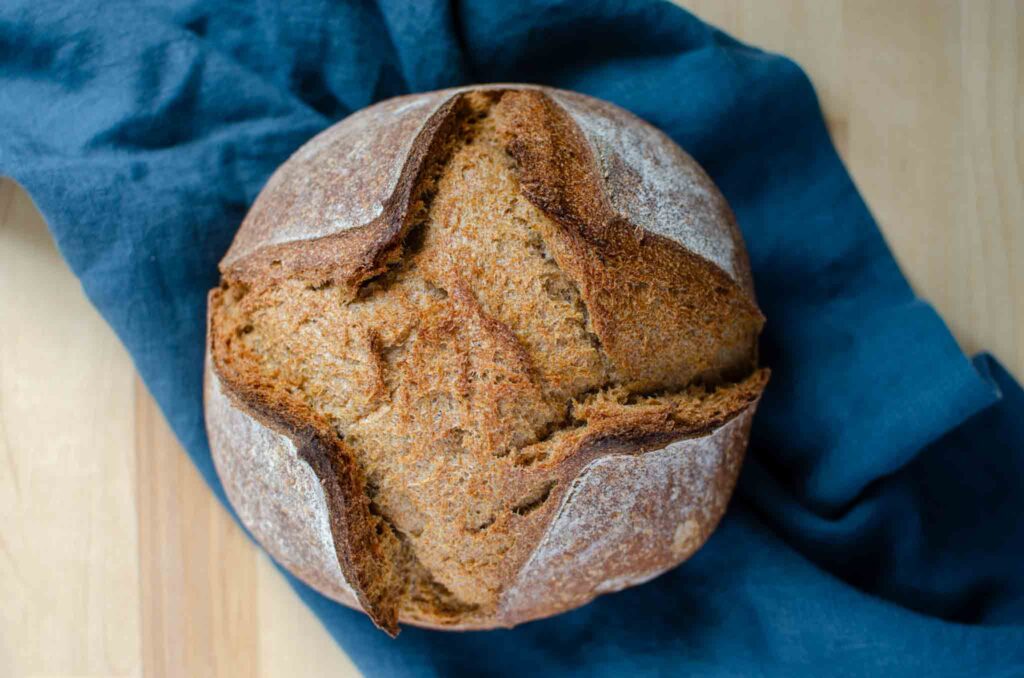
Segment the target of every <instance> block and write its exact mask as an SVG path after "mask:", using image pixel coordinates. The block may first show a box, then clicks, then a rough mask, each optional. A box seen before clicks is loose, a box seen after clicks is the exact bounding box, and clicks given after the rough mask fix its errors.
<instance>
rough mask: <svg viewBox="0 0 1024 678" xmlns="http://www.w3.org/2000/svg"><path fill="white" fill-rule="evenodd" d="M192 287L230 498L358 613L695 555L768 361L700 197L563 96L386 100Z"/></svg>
mask: <svg viewBox="0 0 1024 678" xmlns="http://www.w3.org/2000/svg"><path fill="white" fill-rule="evenodd" d="M221 275H222V281H221V285H220V287H219V288H217V289H215V290H213V291H212V292H211V294H210V304H209V346H208V360H207V396H206V397H207V426H208V429H209V431H210V440H211V448H212V451H213V455H214V460H215V462H216V464H217V468H218V472H219V473H220V475H221V478H222V481H223V482H224V485H225V489H226V490H227V493H228V496H229V498H230V500H231V501H232V504H233V505H234V506H235V508H236V510H237V511H238V513H239V515H240V517H241V518H242V520H243V522H245V524H246V525H247V526H248V527H249V529H250V530H251V531H252V532H253V534H254V535H255V536H256V538H257V539H259V540H260V541H261V543H262V544H263V545H264V547H265V548H267V550H268V551H270V552H271V554H272V555H274V556H275V557H276V558H277V559H278V560H279V561H281V562H282V564H284V565H285V566H286V567H288V568H289V569H290V570H292V571H293V572H294V573H295V574H296V575H297V576H299V577H300V578H302V579H304V580H305V581H307V582H308V583H310V584H311V585H313V586H314V587H316V588H318V589H319V590H321V591H322V592H324V593H326V594H327V595H329V596H331V597H333V598H335V599H337V600H339V601H341V602H344V603H346V604H348V605H351V606H354V607H357V608H360V609H363V610H364V611H365V612H366V613H367V614H368V615H369V616H370V617H371V618H372V619H373V621H374V622H375V623H376V624H378V625H379V626H380V627H381V628H383V629H384V630H386V631H388V632H389V633H396V632H397V624H398V622H400V621H401V622H407V623H412V624H418V625H423V626H431V627H439V628H491V627H494V626H511V625H514V624H516V623H519V622H522V621H527V620H530V619H534V618H538V617H543V616H548V615H551V614H555V613H557V612H560V611H564V610H567V609H571V608H573V607H576V606H578V605H580V604H583V603H584V602H586V601H588V600H590V599H591V598H593V597H594V596H595V595H598V594H600V593H604V592H607V591H612V590H618V589H620V588H623V587H625V586H628V585H631V584H634V583H638V582H640V581H643V580H646V579H649V578H650V577H652V576H655V575H657V574H658V573H660V572H662V571H664V570H665V569H667V568H669V567H671V566H673V565H675V564H677V563H678V562H680V561H681V560H683V559H685V558H686V557H688V556H689V555H690V554H691V553H692V552H693V551H695V550H696V549H697V548H698V547H699V546H700V545H701V544H702V543H703V541H704V540H705V539H706V538H707V536H708V535H709V534H710V532H711V531H712V530H713V529H714V527H715V525H716V524H717V522H718V520H719V518H720V517H721V515H722V513H723V511H724V509H725V505H726V502H727V500H728V497H729V495H730V493H731V491H732V487H733V485H734V483H735V479H736V475H737V473H738V469H739V465H740V461H741V459H742V454H743V450H744V448H745V446H746V438H747V435H748V430H749V425H750V419H751V416H752V414H753V410H754V407H755V406H756V403H757V400H758V398H759V397H760V394H761V392H762V390H763V388H764V385H765V383H766V381H767V377H768V373H767V370H765V369H759V368H758V367H757V337H758V335H759V333H760V330H761V326H762V324H763V318H762V316H761V314H760V312H759V311H758V309H757V306H756V303H755V301H754V298H753V290H752V283H751V279H750V273H749V266H748V264H747V261H746V255H745V252H744V250H743V245H742V241H741V238H740V235H739V232H738V230H737V228H736V226H735V222H734V219H733V216H732V214H731V212H730V210H729V208H728V205H727V204H726V203H725V201H724V199H723V198H722V197H721V195H720V194H719V193H718V191H717V190H716V189H715V188H714V186H713V184H712V183H711V181H710V179H708V178H707V176H706V175H705V174H704V173H703V171H701V170H700V168H699V167H698V166H697V165H696V163H695V162H694V161H693V160H692V159H691V158H689V156H687V155H686V154H685V153H683V152H682V151H681V150H680V149H679V148H678V147H676V146H675V145H674V144H672V142H671V141H670V140H668V138H667V137H665V136H664V135H662V134H660V133H659V132H657V131H656V130H654V129H653V128H651V127H650V126H648V125H646V123H643V122H642V121H640V120H639V119H637V118H635V117H633V116H631V115H629V114H627V113H625V112H624V111H621V110H620V109H616V108H615V107H613V106H611V105H609V104H606V103H604V102H600V101H597V100H594V99H590V98H588V97H584V96H582V95H578V94H574V93H570V92H564V91H559V90H550V89H544V88H535V87H529V86H519V85H507V86H486V87H477V88H466V89H463V90H450V91H445V92H434V93H428V94H423V95H413V96H410V97H402V98H399V99H395V100H390V101H387V102H384V103H382V104H378V105H377V106H374V107H371V108H369V109H366V110H365V111H362V112H360V113H358V114H356V115H354V116H352V117H350V118H348V119H346V120H344V121H342V122H341V123H339V124H338V125H336V126H335V127H333V128H331V129H329V130H327V131H326V132H324V133H323V134H322V135H320V136H318V137H317V138H315V139H313V140H312V141H311V142H310V143H309V144H307V145H306V146H305V147H303V148H302V149H300V150H299V151H298V152H297V153H296V154H295V155H294V156H293V157H292V158H291V159H290V160H289V161H288V162H287V163H285V165H283V166H282V167H281V168H280V169H279V170H278V172H277V173H276V174H275V175H274V177H272V178H271V180H270V182H269V183H268V185H267V187H266V188H265V189H264V191H263V193H261V195H260V197H259V198H258V199H257V201H256V203H255V204H254V206H253V208H252V210H251V211H250V213H249V215H248V216H247V217H246V220H245V223H244V224H243V225H242V228H241V230H240V231H239V234H238V236H237V237H236V240H235V242H234V244H233V245H232V248H231V250H230V251H229V252H228V254H227V256H226V257H225V259H224V261H223V262H222V264H221Z"/></svg>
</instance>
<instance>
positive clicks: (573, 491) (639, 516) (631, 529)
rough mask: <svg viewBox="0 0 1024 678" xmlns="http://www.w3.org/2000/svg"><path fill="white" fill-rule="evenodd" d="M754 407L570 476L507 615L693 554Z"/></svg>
mask: <svg viewBox="0 0 1024 678" xmlns="http://www.w3.org/2000/svg"><path fill="white" fill-rule="evenodd" d="M753 411H754V408H753V407H750V408H749V409H747V410H746V411H745V412H744V413H743V414H741V415H740V416H738V417H736V418H735V419H733V420H732V421H731V422H729V423H728V424H726V425H725V426H723V427H721V428H719V429H718V430H716V431H715V432H714V433H712V434H710V435H708V436H705V437H703V438H697V439H690V440H680V441H677V442H674V443H672V444H670V445H669V446H668V447H665V448H663V449H661V450H658V451H654V452H647V453H644V454H639V455H614V456H609V457H601V458H598V459H596V460H594V461H593V462H591V463H590V464H588V465H587V466H586V467H584V469H583V470H582V471H581V472H580V474H579V475H578V476H577V477H576V479H575V480H574V481H573V483H572V485H571V486H570V488H569V491H568V492H567V493H566V494H565V497H564V498H563V499H562V504H561V506H560V507H559V509H558V513H557V514H556V515H555V518H554V520H553V521H552V522H551V525H550V527H548V529H547V531H546V533H545V534H544V537H543V538H542V539H541V541H540V544H539V545H538V546H537V548H536V550H535V551H534V552H533V554H532V555H531V556H530V558H529V560H528V561H527V562H526V564H525V565H524V566H523V567H522V569H521V570H520V572H519V575H518V577H517V579H516V581H515V583H514V584H513V585H512V586H511V587H509V589H508V591H507V593H506V594H505V597H504V599H503V601H502V613H503V616H506V617H510V618H515V617H516V616H517V614H518V612H519V611H520V610H525V609H530V608H533V607H536V606H537V605H538V603H539V602H541V601H548V604H554V603H555V601H557V604H556V605H555V606H556V607H557V608H558V609H568V608H570V607H575V606H577V605H581V604H583V603H585V602H587V601H588V600H590V599H592V598H594V597H595V596H597V595H600V594H602V593H609V592H612V591H618V590H621V589H623V588H626V587H629V586H635V585H636V584H640V583H643V582H645V581H647V580H649V579H652V578H654V577H656V576H658V575H659V574H661V573H662V572H664V571H666V570H668V569H670V568H672V567H674V566H675V565H677V564H678V563H679V562H681V561H682V560H684V559H686V558H687V557H689V556H690V555H691V554H692V553H693V552H694V551H696V550H697V548H698V547H699V546H700V545H701V544H702V543H703V542H704V540H705V539H706V538H707V536H708V535H709V534H710V533H711V531H712V530H713V529H714V527H715V525H716V524H717V522H718V519H719V518H720V517H721V515H722V513H723V512H724V510H725V505H726V502H727V501H728V496H729V493H728V492H721V491H716V490H715V488H717V487H720V486H721V484H722V483H723V482H729V483H731V482H733V481H734V478H735V473H736V471H737V470H738V467H739V463H740V461H741V459H742V456H743V448H744V446H745V444H746V434H747V431H748V430H749V427H750V422H751V420H752V417H753Z"/></svg>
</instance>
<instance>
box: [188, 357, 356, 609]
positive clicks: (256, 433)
mask: <svg viewBox="0 0 1024 678" xmlns="http://www.w3.org/2000/svg"><path fill="white" fill-rule="evenodd" d="M206 408H207V416H206V421H207V427H208V432H209V436H210V450H211V452H212V453H213V461H214V463H215V464H216V466H217V473H218V475H220V478H221V482H223V484H224V490H225V491H226V492H227V495H228V498H229V499H230V500H231V505H232V506H234V508H235V511H237V512H238V516H239V518H241V519H242V522H243V523H244V524H245V525H246V526H247V527H248V528H249V529H250V531H251V532H252V533H253V536H255V537H256V539H257V540H258V541H259V542H260V544H261V545H262V546H263V548H265V549H266V550H267V551H268V552H269V553H270V554H271V555H272V556H273V557H274V559H275V560H277V561H278V562H279V563H281V564H282V565H284V566H285V567H287V568H288V569H289V570H291V571H293V572H295V573H296V574H298V575H299V576H300V577H301V578H302V579H303V580H304V581H306V582H307V583H309V584H311V585H313V586H314V587H315V588H316V589H317V590H319V591H320V592H321V593H323V594H324V595H327V596H329V597H331V598H334V599H335V600H338V601H340V602H343V603H345V604H346V605H349V606H352V607H358V604H357V603H356V596H355V592H354V591H353V590H352V587H351V586H350V585H349V583H348V582H347V581H346V580H345V576H344V574H342V572H341V567H340V566H339V565H338V557H337V554H336V551H335V549H334V538H333V537H332V535H331V528H330V524H329V523H328V512H327V501H326V498H325V496H324V490H323V488H322V487H321V486H320V481H319V480H318V479H317V477H316V474H315V473H314V472H313V469H311V468H310V467H309V465H308V464H307V463H306V462H305V461H303V460H301V459H299V457H298V455H297V451H296V449H295V444H294V443H293V442H292V441H291V439H289V438H288V437H287V436H283V435H281V434H279V433H276V432H274V431H272V430H270V429H268V428H267V427H265V426H263V425H262V424H260V423H259V422H258V421H256V420H255V419H253V418H252V417H250V416H249V415H248V414H246V413H245V412H242V411H241V410H239V409H237V408H236V407H235V406H234V405H233V404H232V403H231V401H230V400H228V398H227V396H225V395H224V393H223V391H222V390H221V385H220V379H218V378H217V375H216V373H214V371H213V370H212V369H211V367H210V364H209V360H207V367H206Z"/></svg>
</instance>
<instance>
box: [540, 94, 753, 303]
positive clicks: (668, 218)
mask: <svg viewBox="0 0 1024 678" xmlns="http://www.w3.org/2000/svg"><path fill="white" fill-rule="evenodd" d="M548 94H549V95H550V96H551V98H552V99H554V100H555V101H556V102H557V103H558V104H559V105H561V106H562V107H563V108H564V109H565V110H566V111H568V113H569V115H570V116H572V119H573V120H574V121H575V122H576V124H577V125H578V126H579V128H580V131H582V132H583V135H584V136H585V137H586V138H587V141H589V142H590V145H591V147H592V148H593V150H594V155H595V160H596V161H597V164H598V167H599V169H600V171H601V175H602V176H603V177H604V179H605V182H606V183H607V184H608V186H607V190H606V193H607V195H608V198H609V199H610V200H611V203H612V206H613V207H614V208H615V210H616V211H617V212H618V213H619V214H621V215H623V216H624V217H626V218H627V219H628V220H629V221H630V223H632V224H634V225H636V226H639V227H641V228H643V229H645V230H647V231H650V232H651V233H657V234H658V235H662V236H665V237H666V238H671V239H672V240H675V241H676V242H678V243H679V244H681V245H683V246H684V247H685V248H687V249H688V250H690V251H691V252H693V253H694V254H698V255H700V256H702V257H704V258H705V259H707V260H709V261H711V262H713V263H715V264H717V265H718V266H719V268H721V269H722V270H723V271H725V272H726V273H728V274H729V276H730V277H731V278H732V279H733V280H735V281H737V282H739V283H740V284H743V280H741V279H740V277H739V275H738V271H739V270H740V268H741V266H740V262H738V261H737V256H738V252H739V251H740V247H739V243H738V242H737V237H736V236H737V234H736V233H735V232H734V231H733V230H732V228H730V226H729V224H731V222H732V214H731V211H730V210H729V206H728V204H727V203H726V202H725V199H724V198H723V197H722V196H721V194H720V193H719V192H718V191H717V190H716V189H715V188H714V184H712V182H711V179H709V178H708V176H707V174H705V173H704V170H702V169H701V167H700V165H698V164H697V162H696V161H695V160H694V159H693V158H691V157H690V156H689V155H687V154H686V152H684V151H683V150H682V149H681V148H679V146H677V145H676V144H675V142H673V141H672V140H671V139H669V138H668V137H667V136H666V135H665V134H664V133H662V132H661V131H660V130H658V129H657V128H655V127H653V126H652V125H649V124H647V123H646V122H644V121H643V120H641V119H640V118H638V117H636V116H634V115H632V114H630V113H628V112H626V111H625V110H623V109H621V108H618V107H615V106H612V105H611V104H609V103H606V102H603V101H600V100H598V99H593V98H590V97H585V96H583V95H580V94H576V93H573V92H565V91H563V90H548Z"/></svg>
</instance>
